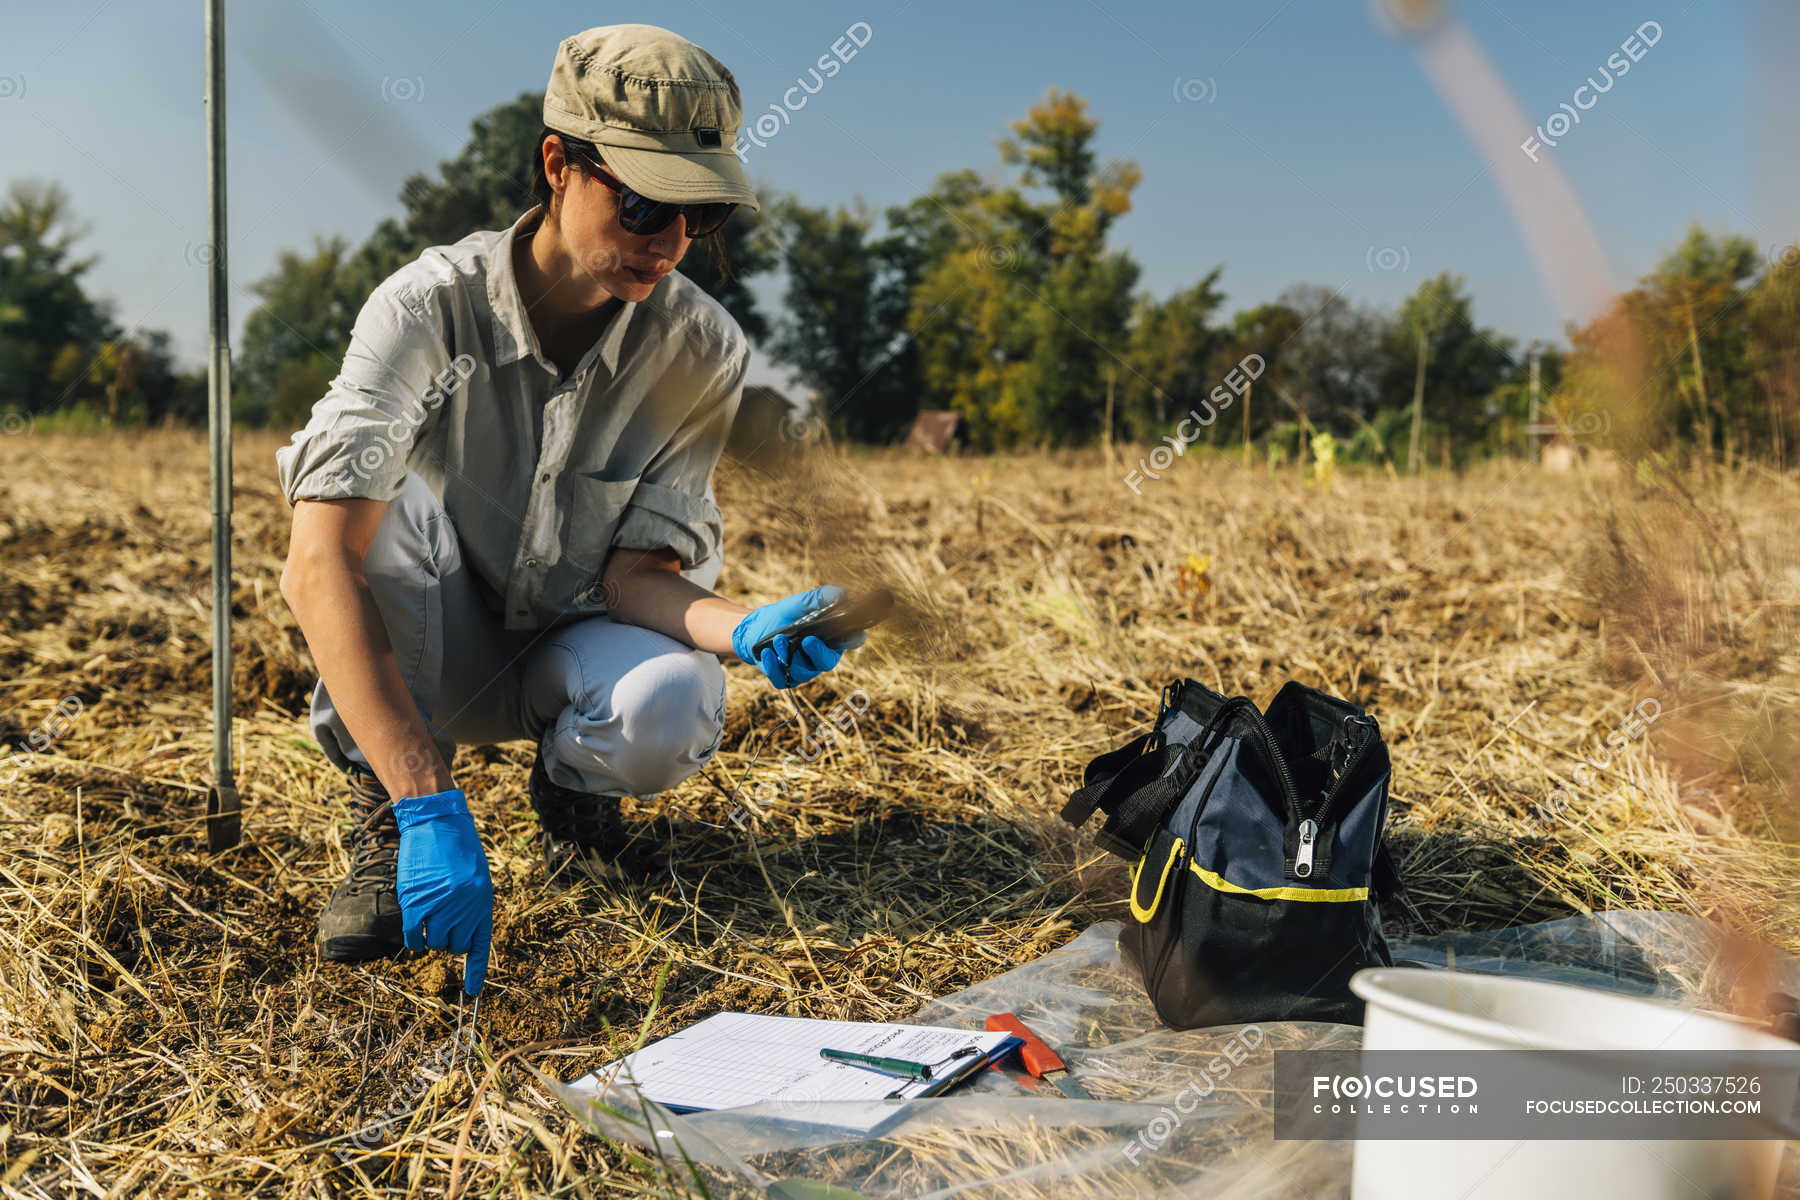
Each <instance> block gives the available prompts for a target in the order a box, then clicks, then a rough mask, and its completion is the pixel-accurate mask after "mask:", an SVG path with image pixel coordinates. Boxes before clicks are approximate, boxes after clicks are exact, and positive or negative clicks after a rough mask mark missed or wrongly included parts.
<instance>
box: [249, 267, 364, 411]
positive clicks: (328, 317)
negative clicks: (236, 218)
mask: <svg viewBox="0 0 1800 1200" xmlns="http://www.w3.org/2000/svg"><path fill="white" fill-rule="evenodd" d="M358 265H359V264H357V263H356V262H354V261H353V259H352V256H351V254H350V252H349V248H348V247H347V245H346V244H345V242H344V239H343V238H341V237H332V238H320V239H315V241H314V243H313V251H312V253H311V254H305V255H302V254H296V253H294V252H293V251H291V250H290V251H284V252H283V253H282V254H281V255H280V256H279V258H278V259H277V260H276V265H275V270H274V271H272V272H270V273H269V274H268V275H265V276H264V277H263V278H261V279H259V280H257V281H256V282H255V283H254V284H252V285H251V286H250V290H251V292H252V293H254V294H255V296H256V298H257V299H258V300H260V301H261V303H260V304H258V305H257V306H256V308H255V309H253V310H251V312H250V315H249V316H248V317H247V318H245V320H244V335H243V339H242V341H243V346H244V349H243V352H242V354H241V355H240V356H239V359H238V365H237V374H236V378H237V380H238V382H237V383H235V384H234V385H233V386H232V389H231V390H232V408H233V411H234V412H235V413H236V414H237V415H238V416H239V417H240V418H241V419H243V420H246V421H250V422H253V423H257V424H261V423H265V422H268V423H273V424H275V425H277V426H279V427H282V428H296V427H298V426H301V425H304V424H305V423H306V419H307V414H308V413H309V412H310V411H311V409H312V406H313V405H314V404H315V403H316V402H317V401H318V400H319V398H320V397H321V396H323V395H324V394H325V391H326V388H327V387H328V386H329V385H330V382H331V380H332V378H333V377H335V376H336V374H337V370H338V366H339V365H340V364H341V363H342V362H343V358H344V351H345V350H346V349H347V348H348V346H349V344H350V330H351V327H352V326H353V325H355V323H356V314H357V313H358V312H360V311H361V309H362V305H363V303H364V302H365V301H366V300H367V299H368V294H367V293H366V292H364V291H362V290H361V284H362V278H361V277H360V276H359V275H358V270H357V268H358ZM351 280H355V282H354V283H352V282H350V281H351ZM371 287H373V285H371Z"/></svg>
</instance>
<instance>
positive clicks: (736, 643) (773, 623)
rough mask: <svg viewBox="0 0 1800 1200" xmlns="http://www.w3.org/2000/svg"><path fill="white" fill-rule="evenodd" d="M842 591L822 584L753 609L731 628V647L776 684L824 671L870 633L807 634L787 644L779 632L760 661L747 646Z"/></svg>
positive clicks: (792, 682) (832, 600)
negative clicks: (796, 642) (839, 636)
mask: <svg viewBox="0 0 1800 1200" xmlns="http://www.w3.org/2000/svg"><path fill="white" fill-rule="evenodd" d="M843 595H844V589H843V588H841V587H838V586H836V585H835V584H825V585H823V586H821V587H816V588H814V589H812V590H811V591H810V592H799V593H796V594H795V595H792V596H789V597H788V598H787V599H785V600H777V601H775V602H774V603H773V604H765V605H763V606H762V607H761V608H758V609H753V610H751V611H750V612H749V613H748V614H746V615H745V617H744V619H743V620H741V621H739V622H738V623H737V628H736V629H733V630H732V631H731V648H732V649H733V650H736V651H737V656H738V657H739V658H741V659H743V660H744V661H745V662H747V663H749V664H750V665H751V666H753V667H761V668H762V673H763V674H764V675H767V676H768V677H769V682H770V683H772V684H774V685H775V686H776V687H778V688H788V687H793V686H794V685H795V684H798V683H805V682H806V681H807V680H809V679H813V678H816V677H818V676H820V675H823V674H824V673H825V672H827V671H829V670H831V668H833V667H835V666H837V665H838V659H840V658H842V657H843V656H844V651H846V650H854V649H856V648H857V647H858V646H860V645H862V644H863V643H864V642H866V641H868V640H869V635H868V634H866V633H862V632H860V631H859V632H857V633H855V634H852V635H851V636H850V637H847V638H844V639H842V640H839V641H835V642H827V641H825V639H823V638H821V637H818V636H816V635H813V634H808V635H807V636H806V637H805V638H803V639H801V642H800V644H799V645H798V646H790V645H788V638H787V635H786V634H781V635H778V636H777V637H776V638H775V643H774V645H773V646H772V647H770V648H769V649H767V650H764V651H763V654H762V661H760V662H759V661H757V660H756V659H754V658H752V657H750V647H752V646H754V645H756V643H757V642H759V641H761V640H762V639H763V638H764V637H767V636H768V635H769V634H770V633H772V632H774V631H775V630H777V629H780V628H782V627H784V626H787V625H792V624H793V623H794V622H795V621H798V620H799V619H800V618H801V617H804V616H805V615H806V614H807V613H810V612H816V611H817V610H819V609H821V608H824V607H826V606H827V605H830V604H833V603H835V602H836V601H838V600H840V599H842V598H843Z"/></svg>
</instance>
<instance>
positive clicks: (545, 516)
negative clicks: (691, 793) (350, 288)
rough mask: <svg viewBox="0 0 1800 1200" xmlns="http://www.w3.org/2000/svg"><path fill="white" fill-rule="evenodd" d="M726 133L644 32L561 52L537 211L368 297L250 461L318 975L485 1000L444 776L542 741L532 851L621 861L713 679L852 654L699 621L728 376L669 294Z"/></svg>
mask: <svg viewBox="0 0 1800 1200" xmlns="http://www.w3.org/2000/svg"><path fill="white" fill-rule="evenodd" d="M741 113H742V110H741V104H740V99H739V94H738V87H737V83H736V81H735V80H733V78H732V76H731V73H730V72H729V71H727V70H726V69H725V68H724V66H722V65H721V64H720V63H719V62H718V60H716V59H714V58H713V57H712V56H711V55H709V54H707V53H706V52H705V51H704V50H702V49H700V48H699V47H698V46H695V45H694V44H693V43H691V42H688V41H686V40H684V39H682V38H680V37H677V36H676V35H675V34H673V33H670V32H669V31H667V30H665V29H659V28H657V27H655V26H651V25H613V26H606V27H602V28H597V29H590V30H588V31H587V32H585V33H582V34H579V35H577V36H575V37H572V38H569V39H568V40H566V41H565V42H563V43H562V45H561V46H560V47H559V49H558V50H557V54H556V59H555V63H554V65H553V66H552V68H551V74H550V83H549V87H548V89H547V90H546V92H545V95H544V125H545V129H544V131H543V134H542V135H541V136H540V138H539V140H538V145H537V147H536V150H535V154H534V158H533V171H534V186H535V191H536V199H537V201H538V203H537V205H536V206H535V207H533V208H532V209H531V210H530V211H529V212H526V213H525V214H524V215H523V216H521V217H520V218H519V219H518V221H516V222H515V223H514V224H513V226H512V228H511V229H509V230H495V231H487V232H479V233H472V234H470V235H469V236H468V237H466V238H464V239H463V240H462V241H460V242H457V243H456V244H455V245H451V246H434V247H432V248H431V249H429V250H426V251H425V252H424V253H423V254H421V255H420V256H419V258H418V259H417V260H416V261H415V262H413V263H410V264H408V265H407V266H405V267H403V268H402V269H400V270H399V271H397V272H395V273H394V274H393V275H392V276H390V277H389V278H388V279H387V280H386V281H384V282H383V283H382V284H381V285H380V286H379V287H377V288H376V289H375V292H374V294H373V295H371V296H370V297H369V301H368V303H367V304H366V305H364V307H363V309H362V312H361V313H360V314H359V316H358V317H357V320H356V327H355V330H354V333H353V335H352V338H351V343H350V349H349V352H348V353H347V354H346V356H345V359H344V366H343V371H342V372H341V373H340V374H339V375H338V377H337V378H336V379H335V380H333V382H332V386H331V390H330V392H329V393H328V394H327V395H326V396H325V397H324V398H323V399H321V400H320V401H319V402H318V403H317V404H316V405H315V406H314V408H313V411H312V416H311V419H310V421H309V422H308V424H307V426H306V428H304V429H302V430H301V431H299V432H298V433H296V434H295V435H294V437H293V439H292V440H291V442H290V443H289V444H288V445H286V446H284V447H282V449H281V450H280V451H279V452H278V453H277V455H276V464H277V468H278V471H279V474H280V480H281V485H282V490H283V492H284V493H285V494H286V496H287V498H288V500H289V502H290V503H291V504H292V505H293V507H294V524H293V532H292V537H291V542H290V546H289V551H288V557H287V562H286V565H285V568H284V570H283V571H282V576H281V593H282V595H283V596H284V597H286V599H287V601H288V604H289V605H290V607H291V608H292V609H293V611H294V614H295V617H296V618H297V620H298V621H299V623H300V627H301V629H302V631H303V632H304V634H305V636H306V640H307V645H308V646H309V647H310V649H311V651H312V654H313V658H314V661H315V662H316V663H317V665H318V668H319V676H320V678H319V682H318V684H317V686H316V687H315V688H314V690H313V695H312V711H311V727H312V732H313V735H314V737H316V738H317V739H318V742H319V746H320V748H321V749H322V750H323V751H324V753H325V756H326V757H327V758H328V759H330V761H331V762H332V763H333V764H334V765H335V766H336V767H337V768H338V769H339V770H341V771H343V772H344V773H345V774H346V775H347V776H348V778H349V781H350V796H349V799H348V806H349V810H350V814H351V817H352V819H353V821H354V823H355V824H354V830H353V835H352V837H351V865H350V871H349V874H348V875H347V876H346V877H345V878H344V880H343V882H342V883H340V884H339V885H338V886H337V888H336V890H335V891H333V892H332V894H331V898H330V900H329V901H328V902H327V903H326V905H325V910H324V912H323V913H322V914H321V915H320V917H319V948H320V954H321V955H322V956H323V957H324V958H327V959H330V960H333V961H338V962H358V961H364V960H368V959H373V958H380V957H388V956H392V955H395V954H397V953H399V952H400V951H401V950H402V949H403V948H415V949H416V948H420V947H431V948H436V949H443V950H449V951H451V952H453V953H459V954H467V955H468V960H467V965H466V969H465V972H464V984H463V986H464V990H465V991H466V992H467V993H468V994H470V995H474V994H476V993H477V992H479V991H480V989H481V986H482V982H483V980H484V978H485V976H486V973H487V957H488V946H489V942H490V939H491V936H492V931H493V885H492V883H491V881H490V878H489V874H488V864H487V856H486V854H485V853H484V852H483V850H482V846H481V842H480V839H479V838H478V837H477V835H476V831H475V824H474V821H473V820H472V819H471V817H470V814H469V807H468V803H467V800H466V798H465V797H464V795H463V792H462V789H461V788H459V787H457V786H456V785H455V781H454V779H453V777H452V774H451V770H450V765H451V763H452V761H453V758H454V755H455V750H456V746H457V745H459V744H482V743H489V742H501V741H508V740H512V739H515V738H524V737H529V738H532V739H534V740H536V742H537V758H536V761H535V763H534V764H533V766H532V770H531V777H530V781H529V784H528V791H529V794H530V798H531V804H532V808H533V809H534V810H535V811H536V813H537V815H538V818H539V821H540V823H541V824H542V827H543V829H544V832H545V833H546V834H547V835H548V836H549V839H550V840H551V841H553V842H554V843H556V844H559V845H564V846H568V847H572V848H573V849H575V850H577V851H593V852H596V853H599V854H601V855H602V856H608V857H612V856H616V855H617V852H618V850H619V843H620V841H621V828H620V819H619V797H620V796H622V795H627V794H629V795H638V796H643V795H652V794H654V793H656V792H659V791H661V790H663V789H665V788H669V787H673V786H674V785H675V784H677V783H679V782H680V781H681V780H683V779H685V778H687V777H688V776H689V775H691V774H692V773H693V772H695V771H696V770H698V769H699V768H700V767H701V766H702V765H703V764H704V763H705V762H706V761H707V760H708V759H709V758H710V757H711V755H712V754H713V752H714V751H715V750H716V749H717V747H718V744H719V738H720V731H721V726H722V723H723V720H724V711H725V673H724V671H723V670H722V669H721V667H720V664H719V660H718V656H719V655H724V654H732V653H735V654H737V655H738V656H739V657H740V658H742V659H744V660H745V661H746V662H752V663H753V664H754V665H756V666H759V667H761V669H762V670H763V672H764V674H765V675H767V676H768V678H769V680H770V682H771V683H773V684H774V685H775V686H776V687H779V688H786V687H791V686H793V685H795V684H798V683H804V682H806V681H807V680H809V679H812V678H813V677H814V676H816V675H818V674H820V673H821V672H824V671H828V670H830V669H831V668H832V667H833V666H835V665H836V664H837V662H838V659H839V657H840V655H841V654H842V653H843V652H844V651H846V650H849V649H851V648H853V647H854V646H856V645H859V644H861V642H862V640H863V635H861V634H856V635H853V636H852V637H849V638H845V639H840V640H837V641H834V642H828V641H822V640H821V639H819V638H817V637H807V638H805V639H804V640H803V641H801V643H800V644H799V645H797V646H790V645H789V644H788V641H787V639H786V638H785V637H780V638H777V639H776V641H775V645H774V648H773V649H765V650H764V652H763V654H762V656H761V658H760V660H757V659H755V658H753V657H752V654H751V647H752V646H753V645H754V644H755V643H756V642H757V641H759V640H760V639H762V638H763V637H765V636H766V635H768V634H769V633H771V632H773V631H775V630H779V629H782V628H784V627H785V626H788V625H790V624H792V623H793V622H794V621H795V620H798V619H799V618H800V617H802V616H805V615H806V614H807V613H809V612H812V611H813V610H815V609H818V608H822V607H824V606H825V605H827V604H829V603H830V602H831V601H833V600H835V599H836V598H837V597H838V596H840V595H841V594H842V589H839V588H835V587H816V588H813V589H811V590H810V591H806V592H802V593H800V594H798V595H794V596H789V597H788V598H786V599H784V600H779V601H776V602H775V603H772V604H766V605H764V606H762V607H760V608H756V609H747V608H744V607H743V606H741V605H737V604H733V603H731V602H730V601H728V600H725V599H723V598H722V597H720V596H718V595H715V594H714V593H713V592H712V591H711V590H710V588H711V587H712V585H713V584H714V583H715V582H716V581H717V579H718V577H719V571H720V568H721V566H722V565H723V561H722V558H721V551H720V531H721V524H720V514H719V509H718V506H717V504H716V503H715V502H714V497H713V491H712V473H713V468H714V466H715V465H716V464H717V462H718V459H719V455H720V453H721V451H722V450H723V448H724V444H725V439H726V435H727V434H728V433H729V431H730V428H731V422H732V417H733V415H734V413H735V412H736V409H737V405H738V402H739V399H740V396H741V394H742V389H743V382H744V375H745V371H746V370H747V368H748V365H749V357H750V350H749V343H748V342H747V341H746V339H745V337H744V334H743V331H742V330H741V329H739V327H738V325H737V322H736V321H734V320H733V319H732V318H731V316H730V314H728V313H727V312H726V311H725V309H724V308H723V307H721V306H720V305H719V304H718V303H717V302H716V301H714V300H713V299H712V298H711V297H709V296H707V295H706V294H705V293H704V292H703V291H701V290H700V289H699V288H698V287H696V286H695V285H694V284H693V283H691V282H689V281H688V280H687V279H685V278H684V277H683V276H681V275H679V274H677V273H676V272H675V266H676V265H677V264H678V263H679V262H680V261H681V258H682V255H684V254H685V253H686V252H687V249H688V246H689V244H690V240H691V239H693V238H698V237H704V236H708V235H716V233H717V231H718V229H719V228H720V227H721V226H723V224H724V223H725V221H726V220H727V219H729V218H730V216H731V214H732V212H733V211H734V210H735V209H736V207H737V206H738V205H739V204H748V205H750V206H751V207H752V208H757V207H758V205H757V203H756V197H755V195H754V193H753V192H752V191H751V188H750V184H749V181H748V179H747V178H746V177H745V175H744V171H743V167H742V166H741V165H740V163H739V162H738V159H737V156H736V154H735V153H734V151H733V148H732V147H733V142H734V139H735V137H736V134H737V130H738V125H739V121H740V119H741Z"/></svg>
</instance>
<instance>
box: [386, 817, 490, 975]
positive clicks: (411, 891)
mask: <svg viewBox="0 0 1800 1200" xmlns="http://www.w3.org/2000/svg"><path fill="white" fill-rule="evenodd" d="M394 820H395V821H396V822H397V823H398V824H399V826H400V856H399V866H398V873H397V878H396V881H395V883H396V890H397V891H398V892H399V894H400V925H401V932H402V934H403V935H404V936H405V939H406V947H407V949H409V950H419V949H431V950H448V951H449V952H450V953H452V954H464V955H467V956H468V957H467V958H466V959H465V960H464V963H463V992H464V993H465V994H466V995H470V996H473V995H475V994H477V993H478V992H480V991H481V986H482V984H483V983H484V982H485V981H486V980H487V967H488V951H489V949H490V947H491V945H492V943H493V940H494V882H493V879H492V877H491V876H490V875H489V874H488V861H487V852H486V851H484V850H483V849H482V848H481V837H480V835H479V834H477V833H476V832H475V818H474V817H472V816H470V815H469V802H468V799H467V798H466V797H465V796H464V795H463V791H462V789H461V788H451V789H450V790H449V791H445V792H434V793H433V794H431V795H429V796H407V797H403V798H401V799H399V800H395V801H394Z"/></svg>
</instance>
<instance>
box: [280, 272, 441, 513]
mask: <svg viewBox="0 0 1800 1200" xmlns="http://www.w3.org/2000/svg"><path fill="white" fill-rule="evenodd" d="M390 283H391V281H390ZM458 379H459V376H458V374H457V373H456V371H455V370H454V368H453V366H452V364H451V361H450V355H449V351H448V349H447V348H446V346H445V335H444V331H443V330H442V329H441V328H439V327H438V325H437V323H436V322H433V321H432V320H430V318H429V317H428V316H426V315H425V313H424V312H423V311H421V310H419V309H415V308H414V306H413V304H412V303H411V302H409V300H408V297H407V295H406V294H404V293H402V292H401V291H400V290H399V289H397V288H395V287H392V286H390V284H383V285H382V286H381V287H378V288H376V289H375V291H374V293H373V294H371V295H370V296H369V299H368V302H367V303H365V304H364V305H363V307H362V311H361V312H359V313H358V314H357V317H356V326H355V328H354V329H353V331H352V332H351V335H350V348H349V349H348V350H347V351H346V352H345V354H344V365H343V369H342V370H341V371H340V372H339V373H338V376H337V378H335V379H333V380H332V381H331V387H330V390H329V391H327V392H326V393H325V395H324V397H323V398H322V399H320V400H319V401H318V402H317V403H316V404H314V405H313V409H312V416H311V418H310V419H309V420H308V421H307V423H306V427H305V428H304V429H301V430H300V431H299V432H297V433H295V434H294V436H293V437H292V438H291V439H290V440H289V442H288V444H287V445H285V446H283V447H282V448H281V449H279V450H277V451H276V452H275V468H276V473H277V477H278V479H279V481H280V484H281V491H282V494H283V495H285V496H286V497H287V500H288V503H289V504H293V503H294V502H295V501H298V500H342V499H345V498H348V497H367V498H369V499H374V500H383V501H391V500H393V499H394V498H395V497H396V496H398V495H399V494H400V489H401V485H402V484H403V482H404V481H405V479H406V469H407V466H406V464H407V458H408V455H409V454H410V453H411V451H412V448H413V446H414V445H415V444H417V443H418V441H419V440H420V437H421V435H422V434H423V433H424V432H425V431H426V430H427V429H429V428H430V427H431V425H432V423H433V422H434V421H436V419H437V417H438V414H439V413H440V412H442V410H443V401H444V390H443V389H444V385H446V384H448V385H449V386H452V387H454V386H455V384H456V383H457V382H458Z"/></svg>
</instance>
